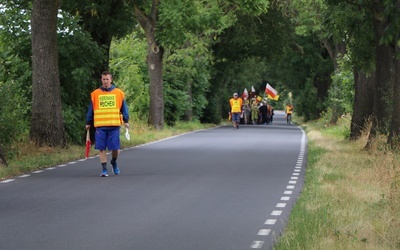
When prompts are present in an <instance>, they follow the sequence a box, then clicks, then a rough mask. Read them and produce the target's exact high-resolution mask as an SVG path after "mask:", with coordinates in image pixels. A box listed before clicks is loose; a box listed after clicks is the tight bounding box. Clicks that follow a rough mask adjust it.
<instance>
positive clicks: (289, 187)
mask: <svg viewBox="0 0 400 250" xmlns="http://www.w3.org/2000/svg"><path fill="white" fill-rule="evenodd" d="M286 189H294V186H287V187H286Z"/></svg>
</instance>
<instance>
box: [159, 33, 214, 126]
mask: <svg viewBox="0 0 400 250" xmlns="http://www.w3.org/2000/svg"><path fill="white" fill-rule="evenodd" d="M203 40H204V39H203ZM187 44H188V45H187V46H185V47H183V48H180V49H176V50H173V51H171V50H167V51H166V54H165V62H166V63H165V71H164V86H165V119H166V122H167V124H168V125H170V126H171V125H173V124H175V122H177V121H179V120H185V113H186V112H187V111H189V110H193V117H192V119H194V120H198V119H199V118H200V117H201V116H202V114H203V110H204V108H205V106H206V105H207V98H206V96H205V91H207V89H208V87H209V78H210V66H211V62H212V58H211V56H210V52H209V50H208V47H209V46H208V44H207V43H206V42H204V41H202V40H201V39H198V38H197V37H195V36H192V37H191V38H190V40H188V41H187Z"/></svg>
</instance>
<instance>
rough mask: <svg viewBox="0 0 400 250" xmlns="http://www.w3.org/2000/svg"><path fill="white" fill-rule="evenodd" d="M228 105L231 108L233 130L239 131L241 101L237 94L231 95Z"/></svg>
mask: <svg viewBox="0 0 400 250" xmlns="http://www.w3.org/2000/svg"><path fill="white" fill-rule="evenodd" d="M229 104H230V106H231V115H232V123H233V129H239V122H240V114H241V113H242V104H243V100H242V98H240V97H239V95H238V93H233V98H231V99H230V100H229Z"/></svg>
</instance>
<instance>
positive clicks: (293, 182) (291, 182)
mask: <svg viewBox="0 0 400 250" xmlns="http://www.w3.org/2000/svg"><path fill="white" fill-rule="evenodd" d="M296 183H297V181H289V184H296Z"/></svg>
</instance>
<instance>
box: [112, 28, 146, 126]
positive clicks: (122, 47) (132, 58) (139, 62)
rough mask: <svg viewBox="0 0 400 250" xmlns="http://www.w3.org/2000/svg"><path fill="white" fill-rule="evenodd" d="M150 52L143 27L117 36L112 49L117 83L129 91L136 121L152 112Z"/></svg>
mask: <svg viewBox="0 0 400 250" xmlns="http://www.w3.org/2000/svg"><path fill="white" fill-rule="evenodd" d="M132 48H133V49H132ZM146 53H147V43H146V41H145V40H144V39H143V35H142V32H141V31H140V30H136V31H135V32H133V33H132V34H130V35H127V36H126V37H124V38H122V39H118V40H114V42H113V43H112V46H111V50H110V69H111V71H112V72H113V75H114V77H113V79H114V84H116V85H117V86H118V87H120V88H121V89H122V90H123V91H124V92H125V98H126V101H127V103H128V106H129V114H130V116H131V119H132V121H133V122H135V121H136V122H138V121H146V122H147V120H148V115H149V105H150V104H149V83H148V82H149V80H148V74H147V66H146V63H145V58H146Z"/></svg>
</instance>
